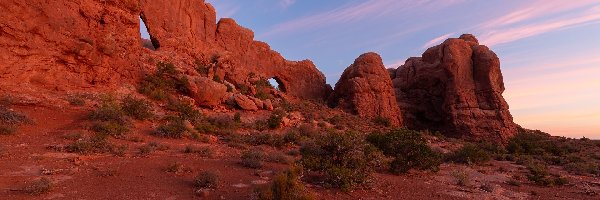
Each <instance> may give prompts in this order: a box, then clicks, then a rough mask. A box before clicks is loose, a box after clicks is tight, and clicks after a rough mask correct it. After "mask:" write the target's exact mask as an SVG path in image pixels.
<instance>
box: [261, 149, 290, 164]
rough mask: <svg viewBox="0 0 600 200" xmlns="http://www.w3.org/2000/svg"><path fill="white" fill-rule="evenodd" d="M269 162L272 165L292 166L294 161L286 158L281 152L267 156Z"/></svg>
mask: <svg viewBox="0 0 600 200" xmlns="http://www.w3.org/2000/svg"><path fill="white" fill-rule="evenodd" d="M267 161H268V162H272V163H281V164H290V163H291V162H292V160H291V159H290V158H289V157H288V156H286V155H285V154H284V153H281V152H279V151H277V152H273V153H270V154H269V155H268V156H267Z"/></svg>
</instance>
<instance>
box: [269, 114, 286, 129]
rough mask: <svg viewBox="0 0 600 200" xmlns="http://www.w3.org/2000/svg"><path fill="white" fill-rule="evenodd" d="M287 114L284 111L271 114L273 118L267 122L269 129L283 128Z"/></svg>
mask: <svg viewBox="0 0 600 200" xmlns="http://www.w3.org/2000/svg"><path fill="white" fill-rule="evenodd" d="M285 115H286V113H285V111H284V110H275V111H273V112H272V113H271V116H269V119H268V120H267V125H268V126H269V129H278V128H280V127H281V122H282V120H283V117H285Z"/></svg>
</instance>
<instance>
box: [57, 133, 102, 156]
mask: <svg viewBox="0 0 600 200" xmlns="http://www.w3.org/2000/svg"><path fill="white" fill-rule="evenodd" d="M113 149H114V145H113V144H112V143H110V141H108V138H107V137H106V136H105V135H99V134H98V135H95V136H93V137H91V138H85V139H79V140H77V141H75V142H73V143H71V144H69V145H67V146H66V147H65V150H66V151H67V152H69V153H79V154H90V153H108V152H112V151H113Z"/></svg>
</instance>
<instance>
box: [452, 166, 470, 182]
mask: <svg viewBox="0 0 600 200" xmlns="http://www.w3.org/2000/svg"><path fill="white" fill-rule="evenodd" d="M450 175H451V176H452V177H454V179H456V184H457V185H459V186H468V185H469V184H471V176H469V174H468V173H467V172H466V171H464V170H457V171H453V172H452V173H451V174H450Z"/></svg>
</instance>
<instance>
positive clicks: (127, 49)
mask: <svg viewBox="0 0 600 200" xmlns="http://www.w3.org/2000/svg"><path fill="white" fill-rule="evenodd" d="M0 8H1V10H2V12H0V84H1V85H2V87H10V86H13V87H19V88H23V87H25V86H26V85H32V86H35V87H41V88H52V89H62V88H67V87H73V86H87V87H89V86H93V85H101V84H109V83H121V82H122V81H123V80H129V81H131V80H134V79H135V78H136V77H138V75H139V73H140V71H141V65H140V63H139V58H140V53H141V40H140V37H139V35H140V33H139V20H138V17H139V11H140V10H139V6H138V4H137V2H135V1H115V0H112V1H100V0H90V1H74V0H65V1H46V0H28V1H20V0H3V1H0ZM126 82H127V81H126ZM11 84H15V85H11Z"/></svg>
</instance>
